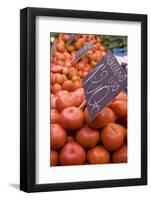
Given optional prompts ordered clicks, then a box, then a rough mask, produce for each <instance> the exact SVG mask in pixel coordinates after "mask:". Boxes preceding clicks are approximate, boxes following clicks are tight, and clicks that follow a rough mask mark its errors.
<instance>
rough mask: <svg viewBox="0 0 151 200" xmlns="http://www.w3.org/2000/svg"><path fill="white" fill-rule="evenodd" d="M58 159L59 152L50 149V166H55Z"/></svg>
mask: <svg viewBox="0 0 151 200" xmlns="http://www.w3.org/2000/svg"><path fill="white" fill-rule="evenodd" d="M58 160H59V154H58V152H57V151H54V150H51V151H50V166H51V167H52V166H57V164H58Z"/></svg>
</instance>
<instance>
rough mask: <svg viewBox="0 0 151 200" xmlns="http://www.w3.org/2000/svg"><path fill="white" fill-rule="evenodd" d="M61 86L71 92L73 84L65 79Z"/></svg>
mask: <svg viewBox="0 0 151 200" xmlns="http://www.w3.org/2000/svg"><path fill="white" fill-rule="evenodd" d="M62 87H63V89H64V90H67V91H69V92H71V91H73V88H74V84H73V82H72V81H71V80H66V81H64V83H63V85H62Z"/></svg>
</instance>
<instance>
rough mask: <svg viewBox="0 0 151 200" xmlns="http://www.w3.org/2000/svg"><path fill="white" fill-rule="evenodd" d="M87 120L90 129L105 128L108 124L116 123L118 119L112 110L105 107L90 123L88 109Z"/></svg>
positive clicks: (86, 112)
mask: <svg viewBox="0 0 151 200" xmlns="http://www.w3.org/2000/svg"><path fill="white" fill-rule="evenodd" d="M85 119H86V122H87V124H88V125H89V126H90V127H92V128H103V127H104V126H106V125H107V124H108V123H111V122H115V119H116V117H115V114H114V112H113V111H112V110H111V109H110V108H108V107H105V108H104V109H103V110H101V112H100V113H99V114H98V115H97V116H96V117H95V118H94V119H93V120H92V121H90V120H89V116H88V110H87V108H86V109H85Z"/></svg>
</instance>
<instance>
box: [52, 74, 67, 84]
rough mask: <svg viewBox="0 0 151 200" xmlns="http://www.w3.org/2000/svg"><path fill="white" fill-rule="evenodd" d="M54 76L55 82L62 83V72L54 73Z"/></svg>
mask: <svg viewBox="0 0 151 200" xmlns="http://www.w3.org/2000/svg"><path fill="white" fill-rule="evenodd" d="M54 77H55V83H58V84H60V85H61V84H62V83H63V82H64V80H65V79H64V76H63V74H59V73H56V74H54Z"/></svg>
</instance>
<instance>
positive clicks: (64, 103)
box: [56, 93, 74, 112]
mask: <svg viewBox="0 0 151 200" xmlns="http://www.w3.org/2000/svg"><path fill="white" fill-rule="evenodd" d="M56 106H57V110H58V111H59V112H61V111H62V110H63V109H64V108H68V107H71V106H74V99H73V98H72V96H71V95H70V94H65V93H64V94H62V95H60V96H59V97H58V98H57V100H56Z"/></svg>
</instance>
